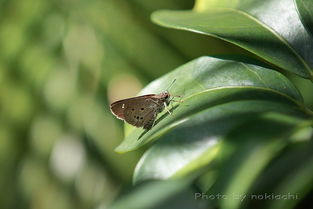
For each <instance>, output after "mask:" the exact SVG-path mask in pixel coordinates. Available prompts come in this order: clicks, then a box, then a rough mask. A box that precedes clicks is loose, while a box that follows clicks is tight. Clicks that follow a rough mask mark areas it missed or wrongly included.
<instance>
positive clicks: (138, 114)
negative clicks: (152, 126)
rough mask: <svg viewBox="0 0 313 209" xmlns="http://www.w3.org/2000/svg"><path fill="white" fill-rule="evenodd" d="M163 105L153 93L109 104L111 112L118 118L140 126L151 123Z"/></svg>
mask: <svg viewBox="0 0 313 209" xmlns="http://www.w3.org/2000/svg"><path fill="white" fill-rule="evenodd" d="M160 106H163V104H162V102H160V100H159V98H158V97H157V96H156V95H155V94H149V95H144V96H138V97H134V98H129V99H123V100H119V101H116V102H114V103H112V104H111V106H110V109H111V112H112V113H113V114H114V115H115V116H116V117H117V118H119V119H121V120H125V121H126V122H127V123H129V124H131V125H133V126H136V127H142V126H144V127H145V125H146V124H149V123H151V122H152V123H153V121H154V119H155V118H156V115H157V113H158V112H157V111H158V110H159V109H160Z"/></svg>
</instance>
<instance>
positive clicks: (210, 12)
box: [152, 0, 313, 80]
mask: <svg viewBox="0 0 313 209" xmlns="http://www.w3.org/2000/svg"><path fill="white" fill-rule="evenodd" d="M205 2H209V6H208V7H205V6H206V4H205ZM205 2H204V3H202V4H201V5H204V6H202V7H200V6H198V7H196V9H195V10H193V11H165V10H164V11H157V12H155V13H153V15H152V20H153V21H154V22H156V23H158V24H160V25H162V26H165V27H170V28H175V29H180V30H187V31H192V32H196V33H201V34H205V35H208V36H212V37H215V38H219V39H222V40H225V41H228V42H230V43H232V44H235V45H237V46H239V47H241V48H243V49H246V50H248V51H249V52H251V53H253V54H255V55H257V56H259V57H260V58H261V59H263V60H266V61H267V62H269V63H271V64H273V65H276V66H278V67H279V68H281V69H284V70H287V71H289V72H293V73H295V74H297V75H299V76H302V77H305V78H309V79H311V80H313V70H312V66H313V58H312V57H313V48H312V47H310V46H312V45H313V38H312V36H310V35H309V34H308V33H307V31H306V30H305V29H304V28H303V25H302V23H301V21H300V19H299V17H298V14H297V12H296V8H295V6H294V3H293V0H284V1H283V3H282V2H281V0H275V1H269V0H266V1H255V0H249V1H236V3H234V1H222V2H221V3H216V4H214V2H216V1H205ZM212 2H213V3H212ZM230 2H233V3H230ZM198 5H199V4H198ZM214 5H216V6H218V7H214ZM226 7H227V8H226ZM199 8H200V9H199Z"/></svg>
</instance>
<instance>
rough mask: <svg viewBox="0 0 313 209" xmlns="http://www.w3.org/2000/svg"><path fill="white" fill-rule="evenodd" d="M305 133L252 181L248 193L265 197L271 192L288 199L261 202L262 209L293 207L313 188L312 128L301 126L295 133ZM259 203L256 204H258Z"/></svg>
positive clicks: (251, 203) (248, 202)
mask: <svg viewBox="0 0 313 209" xmlns="http://www.w3.org/2000/svg"><path fill="white" fill-rule="evenodd" d="M303 131H304V132H307V133H308V131H309V133H310V134H305V136H304V138H303V139H302V140H301V141H298V142H297V143H293V144H289V145H288V147H287V148H285V149H284V151H283V153H282V154H281V155H280V156H279V157H277V158H276V159H274V160H273V161H272V162H271V164H270V165H269V166H268V167H267V168H266V169H265V171H264V172H263V173H262V175H260V177H258V179H257V180H256V181H255V182H254V185H253V187H252V188H251V189H250V193H253V194H257V195H258V194H263V195H264V194H265V193H266V192H267V193H268V192H269V191H271V193H273V194H276V195H286V194H287V195H288V194H289V197H288V196H287V197H288V198H286V196H285V197H284V198H281V199H275V201H274V200H267V201H264V202H263V204H264V205H265V206H266V208H277V209H278V208H293V207H294V206H295V205H296V204H298V203H299V202H300V201H301V200H303V199H304V198H305V197H306V195H307V194H308V192H310V190H312V189H313V186H312V185H313V177H312V169H313V152H312V147H313V144H312V136H313V135H312V133H313V131H312V127H302V128H300V129H299V130H297V132H296V133H295V134H296V135H298V134H299V133H303ZM256 201H257V200H249V201H246V202H247V204H248V205H255V204H256ZM258 202H259V201H258Z"/></svg>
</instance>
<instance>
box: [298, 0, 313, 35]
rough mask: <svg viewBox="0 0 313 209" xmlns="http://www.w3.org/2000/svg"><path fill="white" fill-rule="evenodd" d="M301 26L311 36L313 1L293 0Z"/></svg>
mask: <svg viewBox="0 0 313 209" xmlns="http://www.w3.org/2000/svg"><path fill="white" fill-rule="evenodd" d="M295 2H296V4H297V7H298V12H299V15H300V17H301V21H302V23H303V25H304V26H305V27H306V29H307V30H308V31H310V33H311V35H313V1H310V0H295Z"/></svg>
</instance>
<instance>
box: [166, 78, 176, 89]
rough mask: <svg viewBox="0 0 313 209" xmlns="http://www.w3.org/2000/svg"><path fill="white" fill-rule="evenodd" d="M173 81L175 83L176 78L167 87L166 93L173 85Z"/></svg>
mask: <svg viewBox="0 0 313 209" xmlns="http://www.w3.org/2000/svg"><path fill="white" fill-rule="evenodd" d="M175 81H176V78H175V79H174V80H173V81H172V83H171V84H170V85H169V86H168V87H167V89H166V91H168V90H169V89H170V88H171V87H172V86H173V84H174V83H175Z"/></svg>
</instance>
